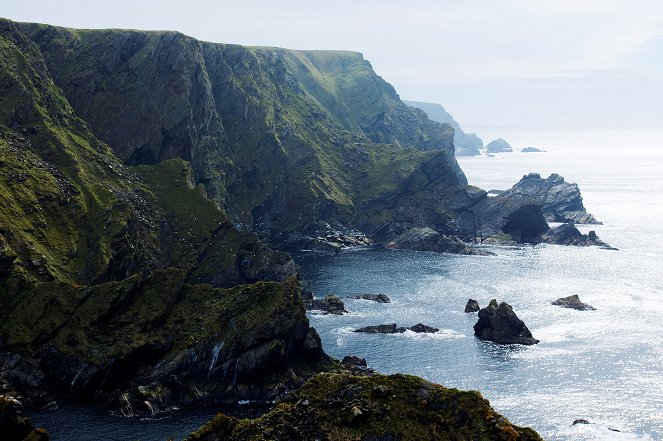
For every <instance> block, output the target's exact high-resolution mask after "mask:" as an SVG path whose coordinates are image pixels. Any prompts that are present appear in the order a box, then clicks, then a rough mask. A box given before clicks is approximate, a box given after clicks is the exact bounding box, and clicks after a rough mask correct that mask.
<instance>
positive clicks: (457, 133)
mask: <svg viewBox="0 0 663 441" xmlns="http://www.w3.org/2000/svg"><path fill="white" fill-rule="evenodd" d="M403 102H404V103H405V104H407V105H408V106H412V107H416V108H417V109H421V110H423V111H424V112H426V114H427V115H428V117H429V118H430V119H432V120H433V121H437V122H439V123H446V124H449V125H450V126H451V127H452V128H453V129H454V145H455V146H456V156H474V155H479V154H480V153H481V152H480V151H479V150H480V149H482V148H483V141H482V140H481V138H479V137H478V136H477V135H476V134H474V133H465V132H464V131H463V129H461V128H460V125H459V124H458V122H457V121H456V120H455V119H454V117H453V116H451V114H450V113H449V112H447V111H446V109H445V108H444V107H443V106H442V105H440V104H433V103H423V102H420V101H403Z"/></svg>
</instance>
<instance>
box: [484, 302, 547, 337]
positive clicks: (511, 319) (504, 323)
mask: <svg viewBox="0 0 663 441" xmlns="http://www.w3.org/2000/svg"><path fill="white" fill-rule="evenodd" d="M474 335H476V336H477V337H478V338H480V339H481V340H489V341H492V342H495V343H501V344H520V345H535V344H537V343H538V342H539V340H537V339H535V338H534V337H532V333H531V332H530V331H529V329H527V326H525V323H523V321H522V320H520V319H519V318H518V316H517V315H516V313H515V312H513V308H511V305H509V304H508V303H505V302H502V303H500V304H499V305H498V304H497V300H495V299H493V300H491V301H490V304H489V305H488V306H486V307H485V308H483V309H481V310H480V311H479V321H478V322H477V323H476V324H475V325H474Z"/></svg>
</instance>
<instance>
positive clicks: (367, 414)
mask: <svg viewBox="0 0 663 441" xmlns="http://www.w3.org/2000/svg"><path fill="white" fill-rule="evenodd" d="M247 439H270V440H275V441H290V440H315V439H318V440H363V441H378V440H381V441H396V440H400V441H414V440H452V439H454V440H474V439H480V440H504V441H516V440H520V441H534V440H537V441H538V440H541V437H540V436H539V435H538V434H537V433H536V432H535V431H534V430H532V429H529V428H523V427H518V426H515V425H513V424H511V423H510V422H509V420H507V419H506V418H504V417H503V416H501V415H499V414H498V413H496V412H495V410H493V409H492V408H491V407H490V403H488V401H487V400H486V399H484V398H483V397H482V396H481V394H480V393H479V392H465V391H459V390H457V389H447V388H445V387H443V386H439V385H436V384H432V383H429V382H427V381H425V380H422V379H421V378H418V377H412V376H408V375H401V374H396V375H391V376H385V375H365V376H357V375H347V374H320V375H317V376H315V377H313V378H312V379H310V380H309V381H308V382H307V383H306V384H305V385H304V386H303V387H302V388H301V389H300V390H299V391H297V392H296V393H294V394H292V395H291V396H289V397H287V399H286V400H283V401H282V402H280V403H279V404H277V405H276V407H274V409H272V410H271V411H270V412H268V413H267V414H265V415H263V416H261V417H259V418H256V419H253V420H238V419H236V418H234V417H229V416H226V415H223V414H218V415H217V416H215V417H214V418H213V419H212V420H211V421H209V422H208V423H207V424H205V425H204V426H203V427H201V428H200V429H199V430H197V431H195V432H194V433H192V434H191V435H189V437H188V438H187V441H220V440H224V441H240V440H247Z"/></svg>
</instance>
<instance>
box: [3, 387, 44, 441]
mask: <svg viewBox="0 0 663 441" xmlns="http://www.w3.org/2000/svg"><path fill="white" fill-rule="evenodd" d="M0 438H2V440H3V441H48V435H47V434H46V431H44V429H35V428H34V427H33V426H32V423H31V422H30V419H29V418H26V417H24V416H22V415H21V414H20V413H19V412H18V402H17V401H16V400H15V399H13V398H11V397H7V396H5V395H0Z"/></svg>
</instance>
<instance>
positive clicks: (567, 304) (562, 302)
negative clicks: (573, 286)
mask: <svg viewBox="0 0 663 441" xmlns="http://www.w3.org/2000/svg"><path fill="white" fill-rule="evenodd" d="M552 304H553V305H555V306H562V307H564V308H571V309H577V310H579V311H595V310H596V308H594V307H593V306H591V305H588V304H587V303H583V302H581V301H580V298H579V297H578V295H577V294H573V295H572V296H568V297H561V298H559V299H557V300H555V301H554V302H552Z"/></svg>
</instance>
